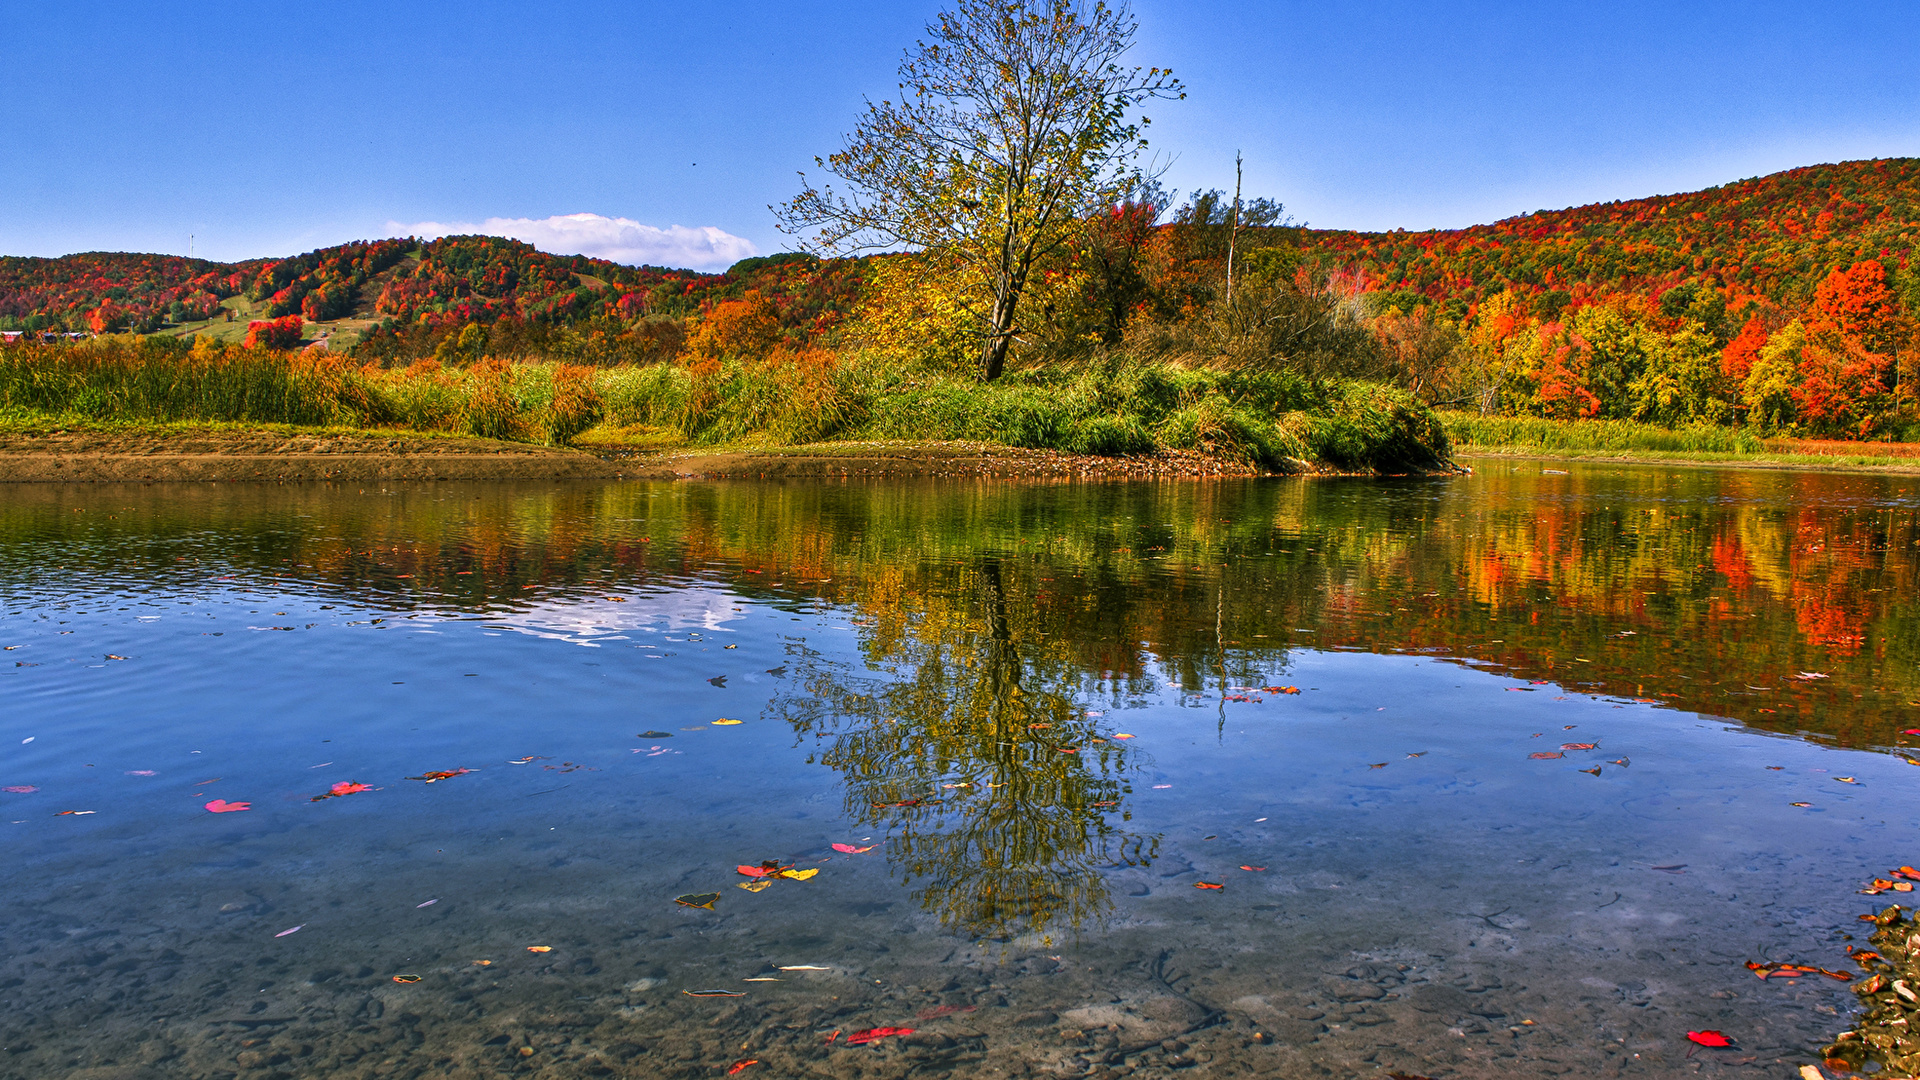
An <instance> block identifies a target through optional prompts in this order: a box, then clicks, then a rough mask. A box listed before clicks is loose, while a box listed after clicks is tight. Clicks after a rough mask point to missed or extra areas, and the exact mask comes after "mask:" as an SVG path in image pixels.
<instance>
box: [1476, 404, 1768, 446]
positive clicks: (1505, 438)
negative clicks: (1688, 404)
mask: <svg viewBox="0 0 1920 1080" xmlns="http://www.w3.org/2000/svg"><path fill="white" fill-rule="evenodd" d="M1439 417H1440V421H1441V423H1443V424H1444V425H1445V426H1446V430H1447V435H1448V436H1449V437H1450V438H1451V439H1452V440H1453V442H1454V443H1456V444H1458V445H1461V446H1488V447H1492V446H1500V447H1518V448H1527V449H1538V450H1602V451H1604V450H1617V451H1628V450H1645V451H1653V452H1661V453H1693V454H1751V453H1757V452H1760V451H1762V450H1765V449H1767V446H1766V441H1765V440H1764V439H1763V438H1762V437H1761V436H1759V435H1756V434H1754V433H1753V432H1751V431H1745V430H1742V429H1740V428H1726V427H1712V426H1708V425H1704V424H1702V425H1697V426H1692V427H1681V428H1664V427H1659V426H1657V425H1654V424H1641V423H1635V422H1634V421H1631V420H1547V419H1542V418H1540V417H1535V416H1480V415H1478V414H1476V413H1462V412H1443V413H1440V414H1439Z"/></svg>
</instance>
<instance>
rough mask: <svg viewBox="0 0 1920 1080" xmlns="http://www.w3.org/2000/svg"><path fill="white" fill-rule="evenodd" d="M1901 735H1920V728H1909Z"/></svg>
mask: <svg viewBox="0 0 1920 1080" xmlns="http://www.w3.org/2000/svg"><path fill="white" fill-rule="evenodd" d="M1900 734H1902V735H1920V727H1917V728H1908V729H1907V730H1905V731H1903V732H1901V733H1900Z"/></svg>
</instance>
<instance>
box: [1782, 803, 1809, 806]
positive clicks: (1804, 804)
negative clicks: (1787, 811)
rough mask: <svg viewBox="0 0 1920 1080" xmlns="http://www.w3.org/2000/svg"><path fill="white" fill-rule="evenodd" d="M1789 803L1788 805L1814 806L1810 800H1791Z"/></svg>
mask: <svg viewBox="0 0 1920 1080" xmlns="http://www.w3.org/2000/svg"><path fill="white" fill-rule="evenodd" d="M1787 805H1788V806H1812V805H1813V804H1812V803H1810V802H1790V803H1788V804H1787Z"/></svg>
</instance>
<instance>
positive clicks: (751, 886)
mask: <svg viewBox="0 0 1920 1080" xmlns="http://www.w3.org/2000/svg"><path fill="white" fill-rule="evenodd" d="M772 884H773V879H771V878H758V879H756V880H753V881H736V882H734V888H736V889H745V890H747V891H748V892H759V891H760V890H761V889H765V888H768V887H769V886H771V885H772Z"/></svg>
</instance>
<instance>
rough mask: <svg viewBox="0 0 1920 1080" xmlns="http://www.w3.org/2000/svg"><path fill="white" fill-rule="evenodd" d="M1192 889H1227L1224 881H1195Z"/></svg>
mask: <svg viewBox="0 0 1920 1080" xmlns="http://www.w3.org/2000/svg"><path fill="white" fill-rule="evenodd" d="M1193 887H1194V888H1196V889H1224V888H1226V887H1227V884H1226V882H1224V881H1220V882H1215V881H1196V882H1194V883H1193Z"/></svg>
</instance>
